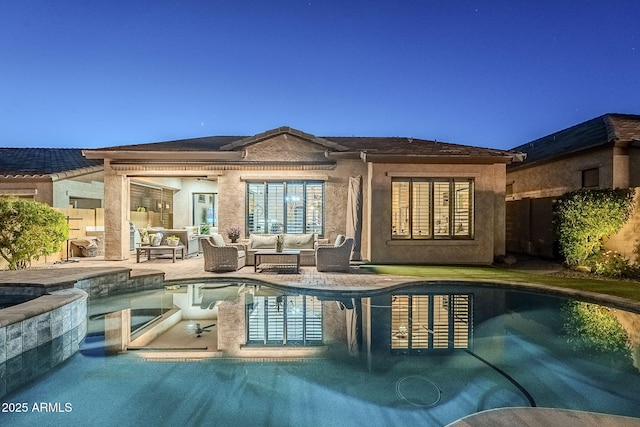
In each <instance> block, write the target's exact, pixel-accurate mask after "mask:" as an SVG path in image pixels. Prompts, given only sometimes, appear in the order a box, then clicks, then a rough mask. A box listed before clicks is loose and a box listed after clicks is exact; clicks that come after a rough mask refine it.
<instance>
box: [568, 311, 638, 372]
mask: <svg viewBox="0 0 640 427" xmlns="http://www.w3.org/2000/svg"><path fill="white" fill-rule="evenodd" d="M562 314H563V317H564V330H565V332H566V334H567V336H568V339H567V341H568V342H569V344H570V345H571V346H572V347H573V349H574V350H576V351H583V352H586V353H587V354H598V353H601V354H604V353H606V354H614V355H617V356H621V357H623V358H624V359H627V360H628V361H629V362H630V360H631V344H630V342H629V335H628V334H627V331H626V330H625V329H624V328H623V327H622V325H621V324H620V322H619V321H618V319H617V318H616V316H614V315H613V313H611V311H610V310H609V309H608V308H607V307H603V306H600V305H597V304H591V303H586V302H580V301H569V302H567V303H566V304H565V305H564V306H563V307H562Z"/></svg>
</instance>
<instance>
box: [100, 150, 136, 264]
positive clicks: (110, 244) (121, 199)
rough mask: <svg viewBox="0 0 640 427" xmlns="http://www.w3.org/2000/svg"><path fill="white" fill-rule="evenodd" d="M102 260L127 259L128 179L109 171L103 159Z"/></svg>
mask: <svg viewBox="0 0 640 427" xmlns="http://www.w3.org/2000/svg"><path fill="white" fill-rule="evenodd" d="M104 202H105V208H104V259H105V260H110V261H120V260H124V259H128V258H129V251H130V248H129V246H130V242H129V240H130V230H129V178H128V177H127V176H126V175H117V174H116V173H114V172H113V171H111V170H110V168H109V165H108V161H107V160H106V159H105V177H104Z"/></svg>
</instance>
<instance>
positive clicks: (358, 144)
mask: <svg viewBox="0 0 640 427" xmlns="http://www.w3.org/2000/svg"><path fill="white" fill-rule="evenodd" d="M281 133H289V134H292V135H295V136H299V137H301V138H306V139H308V140H310V141H312V142H315V143H318V144H321V145H324V146H326V147H327V148H328V149H329V150H330V151H344V150H351V151H367V152H370V153H375V154H381V155H382V154H384V155H400V156H402V155H407V156H411V155H414V156H440V157H443V156H446V157H510V156H513V155H514V154H515V152H513V151H509V150H497V149H490V148H481V147H473V146H468V145H460V144H452V143H447V142H438V141H431V140H425V139H417V138H407V137H345V136H340V137H334V136H326V137H316V136H314V135H311V134H307V133H304V132H302V131H299V130H296V129H292V128H290V127H287V126H283V127H279V128H276V129H272V130H269V131H266V132H263V133H261V134H258V135H253V136H209V137H203V138H192V139H183V140H176V141H165V142H155V143H149V144H136V145H123V146H117V147H107V148H100V149H97V150H91V151H96V152H100V151H169V152H171V151H223V150H237V149H239V148H242V147H243V146H244V145H250V144H253V143H256V142H258V141H261V140H263V139H266V138H268V137H272V136H275V135H277V134H281Z"/></svg>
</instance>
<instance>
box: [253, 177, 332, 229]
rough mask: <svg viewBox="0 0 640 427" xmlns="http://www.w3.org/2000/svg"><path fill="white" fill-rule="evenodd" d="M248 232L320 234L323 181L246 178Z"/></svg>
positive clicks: (322, 223)
mask: <svg viewBox="0 0 640 427" xmlns="http://www.w3.org/2000/svg"><path fill="white" fill-rule="evenodd" d="M246 209H247V212H246V230H247V235H248V234H280V233H287V234H304V233H316V234H318V236H323V235H324V183H322V182H317V181H284V182H248V183H247V203H246Z"/></svg>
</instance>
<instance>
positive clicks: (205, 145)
mask: <svg viewBox="0 0 640 427" xmlns="http://www.w3.org/2000/svg"><path fill="white" fill-rule="evenodd" d="M244 138H246V137H245V136H205V137H201V138H190V139H178V140H174V141H164V142H150V143H146V144H133V145H119V146H115V147H105V148H97V149H92V150H91V151H219V150H220V149H221V147H223V146H225V145H227V144H231V143H233V142H235V141H239V140H241V139H244Z"/></svg>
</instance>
